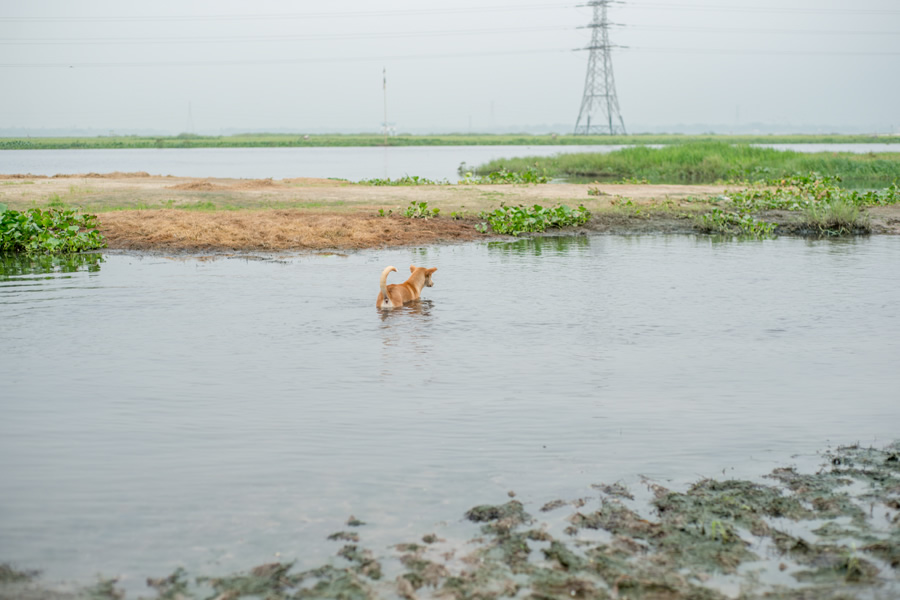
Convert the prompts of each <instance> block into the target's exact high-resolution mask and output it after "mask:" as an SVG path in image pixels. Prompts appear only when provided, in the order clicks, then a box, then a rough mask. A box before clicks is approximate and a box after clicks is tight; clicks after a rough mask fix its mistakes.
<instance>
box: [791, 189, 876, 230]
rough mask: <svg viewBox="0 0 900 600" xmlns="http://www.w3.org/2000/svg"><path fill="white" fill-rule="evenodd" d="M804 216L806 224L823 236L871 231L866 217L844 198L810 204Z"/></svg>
mask: <svg viewBox="0 0 900 600" xmlns="http://www.w3.org/2000/svg"><path fill="white" fill-rule="evenodd" d="M804 214H805V216H806V222H807V223H808V224H809V225H811V226H812V227H814V228H815V230H816V232H817V233H818V234H819V235H823V236H826V235H851V234H859V233H869V232H870V231H871V229H872V228H871V225H870V224H869V217H868V215H867V214H865V213H864V212H863V211H862V210H861V209H860V208H859V206H857V205H856V204H853V202H851V201H850V200H849V199H848V198H846V197H837V198H831V199H829V200H827V201H825V202H817V203H814V204H810V205H808V206H807V207H806V210H805V211H804Z"/></svg>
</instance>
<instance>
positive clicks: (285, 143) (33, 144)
mask: <svg viewBox="0 0 900 600" xmlns="http://www.w3.org/2000/svg"><path fill="white" fill-rule="evenodd" d="M709 141H719V142H724V143H728V144H807V143H832V144H866V143H897V144H898V151H900V136H891V137H875V136H872V135H837V134H835V135H757V136H752V135H714V134H709V135H674V134H665V135H656V134H643V135H627V136H625V135H616V136H609V135H594V136H583V135H578V136H576V135H570V134H564V135H531V134H526V133H522V134H504V135H492V134H452V133H451V134H440V135H408V134H403V135H396V136H392V137H389V138H387V144H388V145H389V146H496V145H509V146H545V145H564V146H568V145H618V144H625V145H630V144H636V145H644V144H665V145H669V144H684V143H686V142H709ZM384 143H385V138H384V136H382V135H378V134H372V133H360V134H346V135H338V134H323V135H309V136H305V135H301V134H273V133H248V134H241V135H230V136H203V135H192V134H181V135H177V136H139V135H123V136H83V137H28V138H0V150H4V149H7V150H30V149H35V150H57V149H76V148H104V149H112V148H279V147H300V148H302V147H323V146H383V145H384ZM495 170H496V169H495Z"/></svg>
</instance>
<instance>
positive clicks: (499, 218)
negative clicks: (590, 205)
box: [475, 204, 591, 235]
mask: <svg viewBox="0 0 900 600" xmlns="http://www.w3.org/2000/svg"><path fill="white" fill-rule="evenodd" d="M478 216H479V217H480V218H482V219H485V222H482V223H480V224H479V225H477V226H476V227H475V228H476V230H478V231H480V232H481V233H487V230H488V227H490V229H491V230H493V231H494V232H495V233H500V234H506V235H519V234H520V233H534V232H541V231H544V230H546V229H549V228H562V227H569V226H572V225H583V224H585V223H587V222H588V220H590V218H591V212H590V211H589V210H588V209H586V208H585V207H584V206H579V207H578V208H575V209H573V208H571V207H569V206H566V205H560V206H556V207H553V208H544V207H543V206H540V205H539V204H535V205H534V206H531V207H527V206H522V205H518V206H506V205H505V204H501V205H500V208H497V209H494V210H493V211H491V212H486V211H485V212H481V213H479V215H478Z"/></svg>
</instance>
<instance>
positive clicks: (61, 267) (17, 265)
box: [0, 254, 103, 281]
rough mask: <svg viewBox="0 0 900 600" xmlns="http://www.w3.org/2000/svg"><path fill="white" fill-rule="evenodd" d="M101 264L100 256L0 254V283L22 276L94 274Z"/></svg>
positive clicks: (101, 256)
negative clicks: (83, 272) (85, 272)
mask: <svg viewBox="0 0 900 600" xmlns="http://www.w3.org/2000/svg"><path fill="white" fill-rule="evenodd" d="M101 264H103V255H102V254H64V255H49V254H34V255H29V254H0V281H7V280H9V279H11V278H14V277H21V276H22V275H43V274H50V273H75V272H78V271H87V272H88V273H96V272H98V271H99V270H100V265H101Z"/></svg>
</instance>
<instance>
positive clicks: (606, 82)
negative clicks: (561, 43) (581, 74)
mask: <svg viewBox="0 0 900 600" xmlns="http://www.w3.org/2000/svg"><path fill="white" fill-rule="evenodd" d="M614 1H615V0H591V1H590V2H588V3H587V4H583V5H581V6H591V7H593V9H594V20H593V21H592V22H591V24H590V25H588V26H587V27H588V28H590V29H592V30H593V31H592V33H591V45H590V46H588V47H587V48H581V50H590V51H591V54H590V56H589V57H588V66H587V76H586V77H585V78H584V97H583V98H582V99H581V110H580V111H578V120H577V121H576V122H575V135H588V134H592V133H595V134H608V135H614V134H617V133H620V134H623V135H624V134H625V122H624V121H622V115H621V113H619V100H618V99H617V98H616V81H615V78H614V77H613V68H612V58H610V55H609V51H610V49H611V48H613V47H614V46H611V45H610V43H609V21H608V20H607V18H606V9H607V7H608V6H609V5H610V4H611V3H612V2H614Z"/></svg>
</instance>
